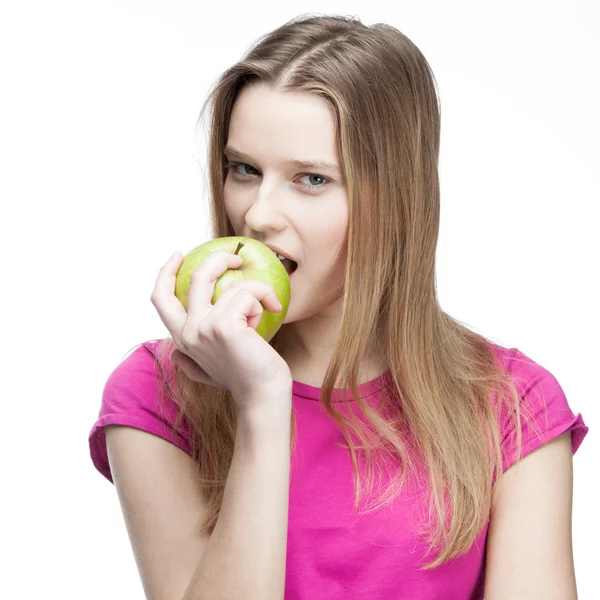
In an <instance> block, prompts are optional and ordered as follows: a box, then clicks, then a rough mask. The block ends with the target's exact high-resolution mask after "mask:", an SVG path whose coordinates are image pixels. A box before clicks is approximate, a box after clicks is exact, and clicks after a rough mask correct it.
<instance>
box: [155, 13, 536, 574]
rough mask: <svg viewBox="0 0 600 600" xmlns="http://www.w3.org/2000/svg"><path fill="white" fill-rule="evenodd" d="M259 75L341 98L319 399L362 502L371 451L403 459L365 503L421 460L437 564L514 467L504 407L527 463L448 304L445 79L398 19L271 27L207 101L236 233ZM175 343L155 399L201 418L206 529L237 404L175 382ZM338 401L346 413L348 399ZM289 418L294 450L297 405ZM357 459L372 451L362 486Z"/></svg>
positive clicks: (277, 85) (501, 394)
mask: <svg viewBox="0 0 600 600" xmlns="http://www.w3.org/2000/svg"><path fill="white" fill-rule="evenodd" d="M254 84H264V85H268V86H270V88H272V89H273V90H275V91H279V92H286V91H293V92H305V93H311V94H316V95H318V97H320V98H322V99H323V100H325V101H326V102H327V103H328V104H329V105H330V107H331V110H332V114H333V115H334V119H335V127H336V144H337V151H338V157H339V160H340V165H341V168H342V173H343V178H344V183H345V185H346V189H347V194H348V202H349V205H348V209H349V230H348V256H347V264H346V271H345V288H344V292H345V293H344V298H343V308H342V325H341V333H340V335H339V339H338V340H337V344H336V346H335V350H334V352H333V355H332V358H331V361H330V363H329V367H328V369H327V373H326V375H325V379H324V381H323V385H322V388H321V392H320V402H321V403H322V405H323V407H324V408H325V410H326V411H327V413H328V414H329V415H330V416H331V417H332V418H333V419H334V420H335V422H336V423H337V424H338V426H339V427H340V430H341V432H342V433H343V436H344V439H345V440H346V441H347V445H344V446H343V447H344V448H347V449H348V450H349V452H350V456H351V460H352V465H353V471H354V482H355V500H354V509H355V510H356V509H358V506H359V503H360V501H361V499H362V498H363V497H365V496H369V495H370V492H371V491H372V488H373V482H374V478H375V474H376V472H377V473H379V468H380V467H381V465H382V463H380V462H378V461H377V460H375V455H379V456H383V454H382V453H386V454H387V455H388V456H390V457H393V458H395V459H396V460H397V462H398V464H399V467H400V468H399V470H398V473H399V474H398V475H397V476H395V477H394V478H391V480H390V481H391V483H390V485H389V486H388V487H387V489H386V490H385V491H384V493H383V494H382V495H381V497H380V499H379V500H378V501H376V502H373V503H370V504H368V505H367V506H368V508H367V509H366V512H372V511H374V510H377V509H379V508H381V507H382V506H385V505H386V504H388V503H389V502H391V501H392V500H393V499H394V498H395V497H397V496H398V494H399V493H400V492H401V490H402V489H403V486H404V485H405V483H406V476H407V474H410V473H412V472H414V470H415V469H416V465H417V463H416V461H417V459H418V460H419V461H421V462H420V464H423V465H425V466H426V468H427V472H428V477H429V488H428V492H430V493H428V495H429V503H428V507H429V511H428V515H429V518H428V521H429V523H428V524H427V525H426V526H425V527H423V528H422V529H420V530H419V533H420V534H425V535H427V536H428V537H427V541H428V543H429V545H430V550H433V548H434V547H438V548H439V550H440V552H439V555H438V556H437V558H436V559H435V560H433V561H432V562H429V563H428V564H426V565H424V566H423V567H422V568H423V569H429V568H433V567H436V566H438V565H441V564H442V563H444V562H446V561H448V560H450V559H451V558H454V557H456V556H459V555H460V554H462V553H464V552H466V551H468V550H469V548H470V547H471V546H472V544H473V543H474V541H475V540H476V538H477V536H478V534H479V533H480V532H481V529H482V528H483V527H484V526H485V524H486V522H487V520H488V519H489V516H490V511H491V509H492V498H493V496H492V489H493V483H494V482H495V480H496V478H497V477H498V476H499V475H500V474H501V473H502V464H503V463H502V452H501V439H500V428H499V424H498V420H499V419H498V415H499V410H500V408H501V407H504V408H505V409H507V411H508V413H507V414H508V415H509V418H510V419H511V420H512V419H514V418H516V425H515V428H516V436H517V447H518V456H519V457H520V455H521V415H520V411H521V410H523V407H520V406H519V393H518V391H517V389H516V387H515V385H514V383H513V382H512V381H511V380H510V379H509V377H508V376H507V373H506V371H505V370H504V369H502V368H501V366H500V365H499V364H498V363H497V361H496V358H495V354H494V349H493V345H492V344H491V343H490V342H489V341H488V340H487V339H486V338H484V337H483V336H481V335H479V334H477V333H475V332H473V331H471V330H470V329H468V328H467V327H466V326H465V325H464V324H462V323H461V322H459V321H457V320H455V319H453V318H452V317H450V316H449V315H448V314H446V313H445V312H444V311H443V310H442V309H441V308H440V306H439V303H438V299H437V295H436V287H435V255H436V246H437V240H438V230H439V219H440V191H439V178H438V171H437V167H438V154H439V145H440V106H439V104H438V97H437V94H436V87H437V86H436V82H435V78H434V76H433V73H432V71H431V68H430V66H429V64H428V62H427V60H426V59H425V57H424V56H423V54H422V53H421V52H420V51H419V49H418V48H417V47H416V46H415V44H414V43H413V42H411V41H410V40H409V39H408V38H407V37H406V36H405V35H403V34H402V33H400V32H399V31H398V30H397V29H395V28H394V27H391V26H389V25H387V24H381V23H378V24H375V25H373V26H371V27H367V26H366V25H364V24H363V23H361V22H360V21H359V20H358V19H356V18H350V17H348V18H346V17H342V16H312V17H311V16H308V17H304V18H303V17H298V18H296V19H293V20H292V21H290V22H288V23H286V24H284V25H283V26H282V27H279V28H278V29H276V30H274V31H272V32H270V33H268V34H266V35H265V36H263V37H262V38H261V39H260V40H258V41H257V43H256V44H255V45H254V46H253V47H251V48H250V50H249V51H248V52H247V54H246V56H245V57H244V58H243V59H242V60H241V61H240V62H238V63H237V64H235V65H233V66H232V67H230V68H229V69H227V70H226V71H225V72H224V73H223V74H222V75H221V77H220V78H219V79H218V80H217V81H216V83H215V84H214V86H213V88H212V90H211V93H210V94H209V97H208V98H207V100H206V103H205V104H204V106H203V107H202V111H201V114H200V118H202V115H203V114H204V112H205V110H206V108H207V107H208V106H209V105H210V106H211V107H212V110H211V113H210V115H211V118H210V129H209V137H208V146H207V148H208V165H209V183H210V206H211V209H212V229H213V236H214V237H225V236H233V235H235V232H234V231H233V229H232V226H231V223H230V222H229V220H228V218H227V215H226V212H225V207H224V202H223V186H224V181H225V176H226V170H225V169H224V165H225V156H224V154H223V149H224V146H225V143H226V141H227V135H228V129H229V119H230V115H231V112H232V107H233V104H234V102H235V100H236V98H237V96H238V94H239V92H240V90H241V89H242V87H243V86H246V85H254ZM283 327H285V325H284V326H283ZM280 331H283V328H282V330H280ZM279 339H280V337H279V333H277V334H276V335H275V337H274V338H272V340H271V341H270V343H271V344H272V346H273V347H274V348H275V349H277V348H278V347H279V346H278V342H279ZM373 339H377V340H380V344H381V349H382V350H383V351H384V352H385V356H386V357H387V362H388V365H389V370H390V374H391V380H390V381H391V384H390V389H389V390H388V393H387V395H386V397H385V398H384V401H383V402H382V404H381V409H382V410H377V409H375V408H373V407H372V406H370V405H369V404H368V403H367V402H365V400H364V399H363V398H361V397H360V394H359V390H358V385H357V384H358V382H357V376H358V375H357V368H358V365H359V363H360V361H361V358H362V357H363V356H364V354H365V352H366V348H367V345H368V344H369V343H371V340H373ZM173 349H174V345H173V341H172V339H171V338H170V337H168V338H166V339H161V340H160V344H159V345H158V349H157V353H156V355H154V354H153V356H154V357H155V360H156V363H157V365H158V366H159V367H160V371H161V373H162V376H161V382H162V383H161V386H160V395H159V397H163V396H164V397H169V398H170V399H171V400H172V401H174V402H175V403H176V404H177V405H178V407H179V413H178V417H177V420H176V421H175V423H174V424H173V428H174V430H177V428H178V426H179V424H180V423H181V421H182V419H184V418H185V419H186V420H187V422H188V423H189V425H190V428H191V453H192V456H193V457H194V458H195V459H196V461H197V463H198V476H199V480H200V481H201V483H202V485H203V488H204V490H205V495H206V501H207V503H208V511H207V513H206V514H205V515H202V516H201V518H200V520H199V522H198V533H203V532H205V531H209V532H211V531H212V530H213V528H214V526H215V524H216V522H217V517H218V514H219V509H220V506H221V502H222V498H223V491H224V486H225V481H226V478H227V474H228V471H229V467H230V464H231V460H232V456H233V450H234V440H235V430H236V412H235V408H234V404H233V401H232V398H231V395H230V393H229V392H226V391H223V390H220V389H217V388H214V387H210V386H206V385H203V384H201V383H198V382H195V381H192V380H190V379H188V377H187V376H186V375H185V373H184V372H183V371H182V370H180V369H179V368H178V367H176V366H175V365H172V370H171V375H172V376H171V375H170V374H169V373H167V369H166V368H165V367H166V361H167V356H168V354H169V352H170V351H171V350H173ZM338 381H342V382H345V386H343V387H349V388H350V389H351V391H352V394H353V397H354V399H355V400H356V404H357V406H358V408H359V409H360V411H361V413H362V415H363V416H364V417H365V419H366V423H364V422H362V421H361V420H360V419H359V418H357V416H356V415H354V414H353V413H352V411H348V412H349V413H350V416H346V415H345V414H342V412H340V411H338V410H336V408H335V405H336V404H341V403H332V400H331V392H332V389H333V388H334V387H335V384H336V382H338ZM492 397H495V398H496V400H497V402H498V407H497V408H495V407H494V406H493V403H492V402H491V398H492ZM343 402H344V405H346V407H348V405H347V402H348V399H347V397H346V398H345V400H344V401H343ZM348 408H349V407H348ZM383 409H385V412H386V413H388V414H384V410H383ZM526 416H528V415H526ZM532 426H533V428H534V429H535V423H532ZM291 427H292V431H291V433H292V443H291V444H292V445H291V450H292V451H293V449H294V445H295V438H296V435H295V418H294V415H292V423H291ZM352 436H356V438H357V439H358V443H357V444H355V443H354V442H353V441H352V439H351V438H352ZM409 440H410V442H411V449H410V451H409V447H408V445H407V444H408V443H409ZM413 445H414V448H413V447H412V446H413ZM358 453H365V457H366V469H367V475H366V482H367V485H366V486H364V489H363V486H362V485H361V483H362V482H363V479H362V478H361V476H360V474H359V468H358V458H357V456H358ZM379 474H380V473H379ZM447 508H451V511H450V514H448V513H447ZM433 520H435V522H436V523H435V525H432V521H433Z"/></svg>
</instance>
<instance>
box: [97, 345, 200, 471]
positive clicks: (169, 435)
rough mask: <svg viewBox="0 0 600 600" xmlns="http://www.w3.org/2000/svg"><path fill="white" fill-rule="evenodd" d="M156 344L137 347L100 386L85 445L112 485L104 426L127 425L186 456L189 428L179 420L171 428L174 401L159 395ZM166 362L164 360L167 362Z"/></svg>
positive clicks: (174, 414)
mask: <svg viewBox="0 0 600 600" xmlns="http://www.w3.org/2000/svg"><path fill="white" fill-rule="evenodd" d="M157 344H158V342H146V343H145V344H142V345H141V346H138V347H137V348H136V349H135V350H134V351H133V352H132V353H131V354H130V355H129V356H128V357H127V358H125V359H124V360H123V361H122V362H121V363H120V364H119V365H117V367H116V368H115V369H114V370H113V371H112V373H111V374H110V376H109V377H108V380H107V381H106V383H105V385H104V389H103V392H102V402H101V405H100V411H99V414H98V419H97V421H96V422H95V423H94V426H93V427H92V429H91V431H90V433H89V437H88V442H89V449H90V456H91V459H92V462H93V463H94V466H95V467H96V469H98V471H100V473H102V475H104V477H106V479H108V480H109V481H110V482H111V483H114V482H113V478H112V474H111V472H110V465H109V462H108V456H107V451H106V437H105V427H106V426H107V425H128V426H130V427H135V428H137V429H142V430H144V431H147V432H148V433H152V434H154V435H157V436H159V437H161V438H163V439H165V440H167V441H169V442H171V443H172V444H174V445H175V446H177V447H178V448H180V449H181V450H183V451H184V452H186V453H187V454H190V437H189V427H188V424H187V422H186V420H185V417H184V418H183V420H182V422H180V424H179V425H178V429H177V431H174V430H173V427H172V425H173V424H174V423H175V419H176V417H177V414H178V407H177V406H176V405H175V404H174V402H173V401H172V400H171V399H170V398H168V397H166V396H164V395H163V396H162V397H161V398H160V402H159V394H160V368H159V367H158V365H157V363H156V361H155V358H154V352H153V351H154V349H155V348H156V346H157ZM167 360H168V359H167Z"/></svg>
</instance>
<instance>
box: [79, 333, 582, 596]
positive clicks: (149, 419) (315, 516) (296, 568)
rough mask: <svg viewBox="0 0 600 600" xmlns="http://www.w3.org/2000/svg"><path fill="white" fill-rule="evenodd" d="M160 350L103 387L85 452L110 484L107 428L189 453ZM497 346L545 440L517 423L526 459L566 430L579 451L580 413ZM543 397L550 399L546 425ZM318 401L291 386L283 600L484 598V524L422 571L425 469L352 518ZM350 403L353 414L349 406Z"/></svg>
mask: <svg viewBox="0 0 600 600" xmlns="http://www.w3.org/2000/svg"><path fill="white" fill-rule="evenodd" d="M157 344H158V342H147V343H146V344H143V345H142V346H139V347H138V348H137V349H136V350H134V351H133V352H132V353H131V354H130V355H129V356H128V357H127V358H126V359H125V360H123V361H122V362H121V363H120V364H119V365H118V366H117V367H116V368H115V369H114V371H113V372H112V373H111V374H110V376H109V378H108V380H107V382H106V385H105V387H104V391H103V394H102V404H101V407H100V414H99V418H98V420H97V421H96V423H95V424H94V426H93V427H92V430H91V432H90V434H89V447H90V454H91V458H92V461H93V463H94V465H95V466H96V468H97V469H98V470H99V471H100V473H102V474H103V475H104V476H105V477H106V478H107V479H108V480H109V481H110V482H111V483H112V477H111V473H110V467H109V463H108V459H107V454H106V440H105V436H104V427H105V426H106V425H110V424H120V425H129V426H131V427H136V428H139V429H143V430H144V431H148V432H150V433H153V434H155V435H158V436H160V437H163V438H165V439H166V440H168V441H169V442H171V443H172V444H175V445H176V446H177V447H178V448H180V449H181V450H183V451H184V452H187V453H188V454H189V453H190V451H189V429H187V427H186V426H185V421H184V431H183V432H182V433H181V434H179V435H174V434H173V432H172V431H171V429H170V428H169V426H168V424H169V423H172V422H173V421H174V419H175V416H176V414H177V408H176V407H175V405H173V404H172V403H171V402H170V401H169V400H168V399H164V403H163V404H164V405H165V406H166V408H167V412H166V413H165V414H163V415H162V416H161V412H160V411H159V407H158V406H157V404H156V395H155V393H156V389H157V387H156V386H157V382H158V371H157V370H155V367H154V361H153V357H152V355H150V354H149V353H148V352H147V351H146V350H145V349H144V347H147V348H148V349H150V350H152V349H154V348H155V347H156V345H157ZM493 347H494V349H495V351H496V354H497V356H498V358H499V360H500V361H501V363H502V364H503V365H505V367H506V368H507V369H509V370H510V372H511V373H512V374H513V375H514V376H516V378H517V380H518V381H519V382H520V384H519V387H520V389H521V398H522V402H523V404H524V405H526V406H527V408H528V409H529V410H530V411H531V413H532V414H533V415H535V419H536V422H537V423H538V424H539V426H540V428H541V431H542V434H543V435H542V438H541V439H540V438H539V437H538V436H537V435H536V434H535V433H534V432H533V431H530V430H529V429H528V428H527V427H526V426H525V425H524V426H523V428H522V431H523V438H522V443H523V456H525V455H526V454H528V453H530V452H532V451H533V450H535V449H536V448H538V447H539V446H541V445H543V444H544V443H546V442H547V441H549V440H551V439H553V438H555V437H556V436H558V435H560V434H562V433H564V432H566V431H571V432H572V434H571V443H572V449H573V454H575V452H576V451H577V449H578V447H579V445H580V444H581V442H582V441H583V438H584V437H585V436H586V434H587V432H588V427H587V426H586V425H585V423H584V422H583V419H582V417H581V414H577V415H575V414H574V413H573V412H572V411H571V409H570V407H569V404H568V402H567V399H566V397H565V394H564V392H563V390H562V388H561V387H560V385H559V383H558V381H557V380H556V378H555V377H554V376H553V375H552V374H551V373H550V372H549V371H547V370H546V369H545V368H544V367H542V366H540V365H539V364H537V363H535V362H533V361H532V360H531V359H529V358H528V357H527V356H525V355H524V354H523V353H522V352H520V351H519V350H517V349H516V348H510V349H506V348H504V347H501V346H498V345H493ZM390 383H391V378H390V376H389V371H386V372H385V373H383V374H382V375H380V376H379V377H377V378H376V379H374V380H372V381H370V382H368V383H365V384H363V385H361V386H360V391H361V395H362V396H363V397H365V396H367V401H369V402H375V403H376V402H377V399H378V392H380V391H381V390H383V389H384V387H385V386H387V385H389V384H390ZM539 392H541V393H542V394H543V396H544V398H545V400H546V404H547V410H548V420H547V421H546V419H545V418H544V412H543V407H542V404H541V400H540V396H541V395H542V394H540V393H539ZM318 397H319V388H316V387H313V386H310V385H307V384H304V383H301V382H299V381H294V382H293V398H292V402H293V409H294V412H295V415H296V423H297V440H296V446H295V450H294V452H293V453H292V455H291V463H290V464H291V472H290V496H289V525H288V545H287V567H286V580H285V599H286V600H308V599H310V600H325V599H327V600H333V599H338V598H340V599H341V598H343V599H344V600H359V599H360V600H363V599H364V598H369V599H370V600H395V599H398V600H399V599H401V598H402V599H404V598H411V599H419V600H433V599H436V600H439V599H442V598H443V599H444V600H476V599H481V598H483V589H484V578H485V544H486V537H487V531H488V524H489V523H488V524H486V525H485V527H484V528H483V529H482V531H481V533H480V535H479V537H478V539H477V540H476V542H475V543H474V544H473V546H472V547H471V548H470V550H469V551H468V552H467V553H466V554H463V555H462V556H460V557H458V558H455V559H454V560H451V561H450V562H449V563H446V564H444V565H442V566H439V567H437V568H435V569H433V570H429V571H420V570H419V567H420V566H421V565H423V564H425V563H427V562H429V561H430V560H432V558H433V556H434V555H433V554H430V555H426V549H427V548H426V545H425V544H424V542H423V539H422V538H419V537H417V535H416V531H415V524H416V523H417V522H419V523H422V522H423V521H422V520H419V519H422V518H423V517H424V516H425V513H424V512H423V509H424V507H425V504H424V502H423V501H421V500H422V499H423V495H422V493H423V492H422V489H423V488H422V487H420V486H423V485H424V484H425V483H426V479H425V472H424V471H422V472H421V473H420V474H415V475H414V476H412V477H411V478H409V480H408V483H407V484H406V488H405V489H404V490H403V491H402V493H401V495H400V496H399V497H397V498H396V499H395V500H394V502H393V503H392V504H390V505H387V506H385V507H383V508H382V509H380V510H378V511H376V512H372V513H370V514H366V515H364V514H357V513H354V512H353V501H354V487H353V479H352V464H351V460H350V455H349V451H348V450H347V449H346V450H345V449H343V448H341V447H340V446H339V445H338V444H345V443H346V442H345V440H344V438H343V436H342V434H341V432H340V431H339V430H338V429H337V426H336V425H335V423H334V422H333V421H332V420H331V418H330V417H329V415H328V414H327V413H326V412H325V411H324V409H323V408H322V407H321V404H320V403H319V401H318ZM350 397H352V396H351V394H350ZM334 400H335V401H341V400H342V396H341V390H336V392H335V393H334ZM352 407H353V408H352V410H355V409H354V407H356V403H355V402H352ZM499 419H500V420H501V421H502V422H501V430H502V444H503V447H502V451H503V454H504V470H506V469H507V468H508V467H509V466H510V465H511V464H513V462H514V458H515V457H514V456H513V454H514V453H515V438H514V433H515V432H514V431H510V430H509V429H508V427H507V424H508V421H507V420H506V419H505V418H504V417H503V416H502V415H500V416H499ZM385 483H387V480H384V482H383V485H385ZM375 489H376V490H377V488H375Z"/></svg>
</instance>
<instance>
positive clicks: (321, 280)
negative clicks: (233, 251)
mask: <svg viewBox="0 0 600 600" xmlns="http://www.w3.org/2000/svg"><path fill="white" fill-rule="evenodd" d="M233 149H235V150H236V151H238V152H234V151H233ZM225 157H226V159H227V163H228V164H229V165H230V166H229V167H228V169H227V177H226V180H225V188H224V196H225V210H226V211H227V215H228V217H229V220H230V222H231V224H232V226H233V229H234V231H235V234H236V235H240V236H246V237H250V238H254V239H257V240H259V241H261V242H263V243H265V244H274V245H275V246H277V247H279V248H281V249H282V250H283V251H284V253H285V254H287V255H289V256H291V257H292V258H293V259H294V261H296V262H297V263H298V268H297V269H296V271H294V272H293V273H292V275H291V276H290V282H291V299H290V306H289V308H288V313H287V315H286V319H285V323H290V322H292V321H300V320H302V319H306V318H308V317H311V316H314V315H317V314H324V315H325V316H329V315H333V314H335V313H337V312H338V308H339V304H340V303H341V297H342V295H343V287H342V284H343V279H344V270H345V265H346V254H347V229H348V206H347V196H346V190H345V188H344V186H343V184H342V175H341V172H340V170H339V161H338V159H337V153H336V147H335V125H334V120H333V116H332V113H331V112H330V108H329V105H328V104H327V103H326V102H325V101H324V100H322V99H320V98H318V97H317V96H315V95H312V94H307V93H289V92H286V93H281V92H274V91H272V90H271V89H270V88H268V87H267V86H264V85H257V86H247V87H244V88H243V89H242V91H241V93H240V95H239V96H238V98H237V100H236V102H235V104H234V107H233V111H232V115H231V120H230V126H229V134H228V140H227V147H226V149H225ZM293 160H295V161H304V162H308V161H311V162H317V161H321V162H326V163H331V164H332V167H330V168H325V167H324V166H310V167H307V166H299V165H295V164H293V163H292V162H290V161H293ZM231 163H238V164H234V165H231ZM335 167H337V169H336V168H335Z"/></svg>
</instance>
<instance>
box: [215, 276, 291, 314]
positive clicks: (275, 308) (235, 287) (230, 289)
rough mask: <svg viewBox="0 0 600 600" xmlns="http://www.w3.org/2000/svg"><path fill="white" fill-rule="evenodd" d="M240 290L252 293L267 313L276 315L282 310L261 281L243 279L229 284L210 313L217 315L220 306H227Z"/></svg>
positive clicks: (277, 299) (273, 295) (270, 290)
mask: <svg viewBox="0 0 600 600" xmlns="http://www.w3.org/2000/svg"><path fill="white" fill-rule="evenodd" d="M242 289H244V290H248V291H250V292H252V293H253V294H254V296H255V297H256V298H257V300H258V301H259V302H261V303H262V304H263V306H264V308H265V309H266V310H268V311H269V312H272V313H277V312H280V311H281V310H282V308H281V309H280V302H279V298H278V297H277V295H276V294H275V292H274V290H273V288H272V287H271V286H270V285H269V284H267V283H264V282H263V281H257V280H256V279H245V280H238V281H233V282H232V283H230V284H229V285H228V286H227V288H226V289H225V291H224V292H223V293H222V294H221V295H220V296H219V299H218V300H217V301H216V303H215V305H214V307H213V310H212V311H211V312H214V311H217V312H215V313H214V314H215V315H218V314H219V313H220V311H221V306H223V305H224V304H227V303H228V302H229V301H230V299H231V298H232V297H233V296H235V295H236V293H237V292H238V291H239V290H242Z"/></svg>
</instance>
